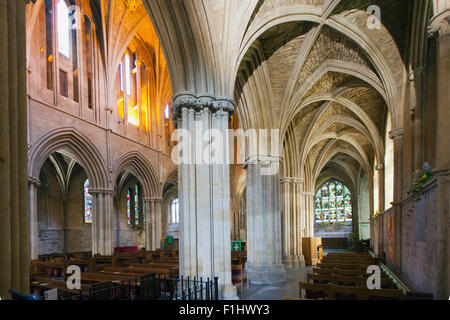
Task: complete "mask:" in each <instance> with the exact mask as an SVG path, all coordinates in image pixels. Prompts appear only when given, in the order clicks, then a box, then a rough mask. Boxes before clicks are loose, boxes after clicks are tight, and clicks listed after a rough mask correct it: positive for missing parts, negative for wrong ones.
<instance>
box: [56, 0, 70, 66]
mask: <svg viewBox="0 0 450 320" xmlns="http://www.w3.org/2000/svg"><path fill="white" fill-rule="evenodd" d="M57 14H58V16H57V17H58V51H59V53H61V54H62V55H64V56H66V57H67V58H69V57H70V30H69V25H70V24H69V8H68V7H67V4H66V1H65V0H59V2H58V8H57Z"/></svg>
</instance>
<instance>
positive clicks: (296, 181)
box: [280, 177, 305, 184]
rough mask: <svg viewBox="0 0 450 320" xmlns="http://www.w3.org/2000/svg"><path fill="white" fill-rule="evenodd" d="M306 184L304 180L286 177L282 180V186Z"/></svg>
mask: <svg viewBox="0 0 450 320" xmlns="http://www.w3.org/2000/svg"><path fill="white" fill-rule="evenodd" d="M304 182H305V179H303V178H293V177H284V178H281V179H280V183H281V184H303V183H304Z"/></svg>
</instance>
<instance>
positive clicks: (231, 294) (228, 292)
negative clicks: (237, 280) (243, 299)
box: [220, 286, 239, 300]
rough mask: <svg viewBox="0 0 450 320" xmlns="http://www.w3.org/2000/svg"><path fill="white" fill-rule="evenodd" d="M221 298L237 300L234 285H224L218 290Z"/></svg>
mask: <svg viewBox="0 0 450 320" xmlns="http://www.w3.org/2000/svg"><path fill="white" fill-rule="evenodd" d="M220 298H221V300H239V297H238V295H237V289H236V286H225V287H223V288H222V290H221V292H220Z"/></svg>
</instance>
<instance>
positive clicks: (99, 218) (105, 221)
mask: <svg viewBox="0 0 450 320" xmlns="http://www.w3.org/2000/svg"><path fill="white" fill-rule="evenodd" d="M89 193H90V194H92V203H93V207H94V208H93V209H94V213H93V220H92V222H93V223H92V254H96V253H99V254H102V255H111V254H113V251H114V237H113V231H114V230H113V226H114V225H113V210H114V200H113V199H114V192H113V191H112V190H94V189H93V190H89Z"/></svg>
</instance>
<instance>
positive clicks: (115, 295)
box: [60, 273, 219, 300]
mask: <svg viewBox="0 0 450 320" xmlns="http://www.w3.org/2000/svg"><path fill="white" fill-rule="evenodd" d="M60 299H61V300H219V287H218V277H215V278H214V279H210V278H207V279H206V280H203V278H197V277H194V278H190V277H187V278H184V277H183V276H182V277H180V278H167V277H166V276H164V277H161V276H160V275H159V276H156V274H155V273H152V274H150V275H147V276H143V277H140V278H135V279H130V280H128V281H120V282H118V281H117V282H102V283H96V284H94V285H92V286H91V287H90V288H89V291H88V292H83V291H82V290H80V292H79V293H78V294H76V293H75V294H66V293H64V294H63V297H61V298H60Z"/></svg>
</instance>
